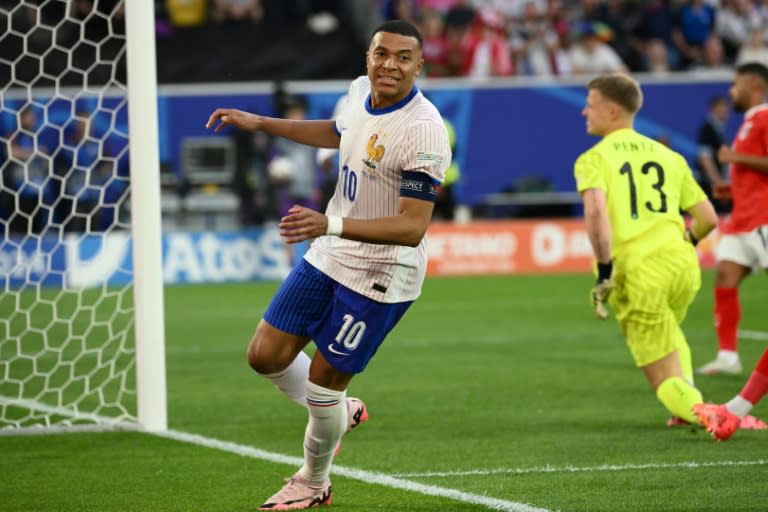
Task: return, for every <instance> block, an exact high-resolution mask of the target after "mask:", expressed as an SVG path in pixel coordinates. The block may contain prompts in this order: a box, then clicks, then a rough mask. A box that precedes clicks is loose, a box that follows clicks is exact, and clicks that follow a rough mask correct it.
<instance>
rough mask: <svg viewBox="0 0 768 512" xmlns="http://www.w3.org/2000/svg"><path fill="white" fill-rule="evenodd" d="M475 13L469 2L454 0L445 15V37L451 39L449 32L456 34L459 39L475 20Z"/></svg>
mask: <svg viewBox="0 0 768 512" xmlns="http://www.w3.org/2000/svg"><path fill="white" fill-rule="evenodd" d="M476 14H477V11H476V10H475V8H474V6H473V5H472V1H471V0H456V2H455V3H454V5H453V6H452V7H451V8H450V9H448V11H447V12H446V13H445V30H446V37H447V38H448V39H451V35H452V34H450V33H451V32H454V33H456V34H457V37H458V39H461V38H462V37H463V36H464V34H465V33H466V32H467V30H469V26H470V25H471V24H472V21H473V20H474V19H475V15H476Z"/></svg>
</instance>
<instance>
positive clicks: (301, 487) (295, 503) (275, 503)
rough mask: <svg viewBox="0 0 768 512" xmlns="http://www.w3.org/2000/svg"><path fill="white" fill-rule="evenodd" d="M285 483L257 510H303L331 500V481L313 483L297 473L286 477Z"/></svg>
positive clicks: (327, 503) (329, 502) (319, 505)
mask: <svg viewBox="0 0 768 512" xmlns="http://www.w3.org/2000/svg"><path fill="white" fill-rule="evenodd" d="M286 482H287V483H286V484H285V485H284V486H283V488H282V489H280V490H279V491H278V492H277V494H275V495H273V496H272V497H271V498H269V499H268V500H267V501H266V502H264V504H263V505H261V506H260V507H259V508H258V510H305V509H308V508H314V507H324V506H326V505H330V504H331V502H332V501H333V489H332V488H331V482H330V481H328V480H326V481H325V482H323V483H321V484H315V483H313V482H310V481H308V480H304V479H303V478H302V477H300V476H299V475H298V474H296V475H293V476H292V477H290V478H287V479H286Z"/></svg>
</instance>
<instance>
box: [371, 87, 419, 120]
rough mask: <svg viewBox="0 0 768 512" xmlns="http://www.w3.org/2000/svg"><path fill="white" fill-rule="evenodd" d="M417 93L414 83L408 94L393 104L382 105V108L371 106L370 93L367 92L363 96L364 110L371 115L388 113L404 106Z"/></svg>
mask: <svg viewBox="0 0 768 512" xmlns="http://www.w3.org/2000/svg"><path fill="white" fill-rule="evenodd" d="M418 93H419V88H418V87H416V86H415V85H414V86H413V89H411V92H410V93H409V94H408V96H406V97H405V98H403V99H401V100H400V101H398V102H397V103H395V104H394V105H390V106H388V107H384V108H373V107H372V106H371V95H370V93H369V94H368V97H367V98H365V110H367V111H368V113H369V114H371V115H372V116H380V115H382V114H389V113H390V112H394V111H395V110H397V109H399V108H400V107H404V106H405V105H406V104H407V103H408V102H409V101H411V100H412V99H413V97H414V96H416V95H417V94H418Z"/></svg>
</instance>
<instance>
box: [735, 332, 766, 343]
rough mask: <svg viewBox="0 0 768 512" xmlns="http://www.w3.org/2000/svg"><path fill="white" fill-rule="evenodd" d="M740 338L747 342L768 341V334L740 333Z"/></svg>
mask: <svg viewBox="0 0 768 512" xmlns="http://www.w3.org/2000/svg"><path fill="white" fill-rule="evenodd" d="M739 338H742V339H745V340H758V341H763V340H768V332H766V331H742V330H740V331H739Z"/></svg>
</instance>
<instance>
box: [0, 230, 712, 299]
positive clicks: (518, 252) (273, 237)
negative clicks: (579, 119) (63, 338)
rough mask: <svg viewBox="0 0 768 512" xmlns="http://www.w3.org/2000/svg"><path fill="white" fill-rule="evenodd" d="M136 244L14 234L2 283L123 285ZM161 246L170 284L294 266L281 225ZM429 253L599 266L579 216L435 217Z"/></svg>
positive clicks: (6, 244) (265, 276) (468, 262)
mask: <svg viewBox="0 0 768 512" xmlns="http://www.w3.org/2000/svg"><path fill="white" fill-rule="evenodd" d="M54 238H55V237H54ZM716 243H717V233H714V234H713V235H710V236H709V237H707V238H706V239H704V240H702V242H701V243H700V244H699V247H698V252H699V259H700V261H701V264H702V267H703V268H711V267H712V266H714V263H715V257H714V248H715V245H716ZM131 244H132V241H131V236H130V235H129V233H128V232H125V231H116V232H111V233H104V234H101V235H85V236H83V235H79V234H73V235H66V236H65V237H64V238H63V243H58V242H57V240H55V239H53V238H51V239H50V240H49V239H48V237H43V238H42V240H39V241H36V240H23V239H17V238H15V237H10V238H9V239H6V240H3V241H2V242H0V283H1V284H2V286H3V287H4V288H5V289H16V288H20V287H24V286H26V285H29V284H40V285H43V286H46V287H61V288H65V289H81V288H90V287H92V286H98V285H100V284H101V283H104V282H107V284H108V285H109V286H120V285H123V284H125V283H126V282H129V281H130V279H131V276H132V274H133V261H132V259H131ZM162 248H163V262H162V270H163V281H164V282H165V284H184V283H220V282H242V281H270V280H273V281H274V280H281V279H282V278H284V277H285V276H286V275H287V273H288V271H289V267H290V266H289V263H288V261H287V259H286V251H285V248H284V245H283V242H282V241H281V240H280V235H279V232H278V230H277V228H276V227H268V228H265V229H249V230H241V231H223V232H222V231H201V232H172V233H165V234H163V237H162ZM303 249H304V247H301V246H300V247H299V250H300V251H301V250H303ZM429 255H430V261H429V267H428V270H427V272H428V274H429V275H433V276H449V275H493V274H514V273H556V272H574V273H579V272H590V269H591V264H592V251H591V249H590V245H589V238H588V237H587V234H586V231H585V230H584V225H583V222H582V221H581V220H579V219H552V220H550V219H547V220H516V221H473V222H469V223H466V224H456V223H448V222H435V223H433V224H432V226H431V227H430V229H429ZM297 256H299V255H297Z"/></svg>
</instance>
